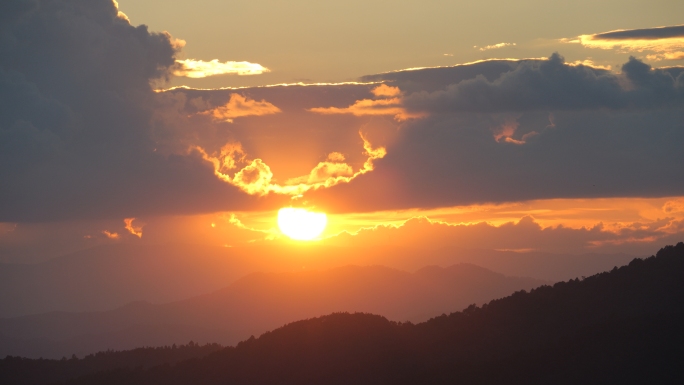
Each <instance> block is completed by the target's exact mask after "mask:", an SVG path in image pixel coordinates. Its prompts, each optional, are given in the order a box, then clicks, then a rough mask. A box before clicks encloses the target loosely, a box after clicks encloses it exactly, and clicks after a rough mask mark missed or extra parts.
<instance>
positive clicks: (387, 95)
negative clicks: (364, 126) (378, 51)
mask: <svg viewBox="0 0 684 385" xmlns="http://www.w3.org/2000/svg"><path fill="white" fill-rule="evenodd" d="M371 92H372V93H373V95H375V96H376V97H379V98H381V99H375V100H374V99H361V100H357V101H356V102H354V104H352V105H351V106H348V107H343V108H338V107H316V108H311V109H309V111H311V112H315V113H317V114H324V115H335V114H351V115H354V116H373V115H375V116H377V115H389V116H394V119H396V120H398V121H402V120H407V119H412V118H420V117H422V116H423V114H419V113H409V112H408V111H406V109H405V108H404V106H403V105H402V99H401V98H400V97H399V96H400V95H401V91H400V90H399V88H398V87H390V86H387V85H385V84H381V85H379V86H378V87H376V88H374V89H373V90H371Z"/></svg>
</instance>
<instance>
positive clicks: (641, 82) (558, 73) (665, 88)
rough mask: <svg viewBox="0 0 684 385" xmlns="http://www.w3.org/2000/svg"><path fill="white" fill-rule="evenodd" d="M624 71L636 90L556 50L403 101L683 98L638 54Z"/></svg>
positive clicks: (467, 104)
mask: <svg viewBox="0 0 684 385" xmlns="http://www.w3.org/2000/svg"><path fill="white" fill-rule="evenodd" d="M622 72H623V74H624V76H625V77H626V78H627V79H628V80H629V81H632V83H633V85H634V87H633V88H631V89H626V88H625V87H624V86H623V83H624V82H623V81H622V78H621V77H619V76H617V75H616V74H614V73H610V72H608V71H603V70H598V69H595V68H592V67H587V66H584V65H568V64H566V63H565V60H564V58H563V57H562V56H560V55H559V54H557V53H555V54H553V55H551V56H550V57H549V58H548V60H530V61H521V62H519V64H518V65H517V67H516V68H515V69H513V70H512V71H510V72H506V73H503V74H501V75H500V76H499V77H498V78H496V79H494V80H489V79H487V78H485V77H483V76H476V77H475V78H474V79H468V80H463V81H461V82H459V83H456V84H451V85H448V86H447V87H446V89H444V90H438V91H435V92H431V93H427V92H416V93H413V94H411V95H408V96H406V97H405V98H404V105H405V106H406V107H407V109H408V111H410V112H467V111H477V112H504V111H530V110H545V109H547V110H548V109H553V110H583V109H597V108H610V109H623V108H634V107H639V108H643V107H651V106H654V105H666V104H672V103H677V102H681V101H682V99H683V97H684V89H682V88H681V87H679V86H678V85H677V83H676V80H675V79H674V78H673V77H672V76H671V75H670V74H669V73H667V72H664V71H658V70H655V71H651V67H650V66H648V65H646V64H644V63H642V62H640V61H638V60H636V59H634V58H631V59H630V61H629V62H627V63H625V64H624V65H623V66H622ZM637 78H638V80H637Z"/></svg>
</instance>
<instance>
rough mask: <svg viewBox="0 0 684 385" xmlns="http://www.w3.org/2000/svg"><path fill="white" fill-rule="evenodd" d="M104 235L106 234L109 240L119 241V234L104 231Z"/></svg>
mask: <svg viewBox="0 0 684 385" xmlns="http://www.w3.org/2000/svg"><path fill="white" fill-rule="evenodd" d="M102 234H104V235H105V236H106V237H107V238H109V239H119V233H115V232H112V231H108V230H103V231H102Z"/></svg>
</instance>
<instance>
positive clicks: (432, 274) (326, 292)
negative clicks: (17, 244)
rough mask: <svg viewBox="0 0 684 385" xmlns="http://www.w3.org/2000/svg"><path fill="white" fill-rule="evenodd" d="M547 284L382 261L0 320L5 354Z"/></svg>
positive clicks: (230, 337) (232, 328) (207, 335)
mask: <svg viewBox="0 0 684 385" xmlns="http://www.w3.org/2000/svg"><path fill="white" fill-rule="evenodd" d="M544 283H545V282H544V281H540V280H535V279H530V278H518V277H506V276H504V275H502V274H498V273H494V272H492V271H490V270H487V269H484V268H481V267H477V266H474V265H470V264H459V265H454V266H451V267H449V268H440V267H435V266H433V267H426V268H423V269H421V270H418V271H417V272H415V273H409V272H405V271H401V270H396V269H390V268H387V267H381V266H363V267H361V266H346V267H339V268H334V269H328V270H321V271H319V270H303V271H296V272H286V273H254V274H250V275H247V276H245V277H243V278H241V279H239V280H237V281H236V282H234V283H233V284H231V285H229V286H227V287H225V288H223V289H221V290H218V291H215V292H213V293H211V294H206V295H202V296H197V297H193V298H190V299H187V300H183V301H176V302H170V303H166V304H150V303H146V302H136V303H131V304H129V305H126V306H124V307H121V308H118V309H115V310H112V311H105V312H91V313H69V312H52V313H46V314H38V315H32V316H24V317H18V318H9V319H0V357H2V356H4V355H8V354H9V355H18V356H24V357H33V358H37V357H46V358H60V357H62V356H68V357H69V356H71V355H72V354H74V353H75V354H77V355H78V356H82V355H85V354H89V353H94V352H97V351H100V350H107V349H116V350H125V349H132V348H135V347H140V346H161V345H171V344H173V343H176V344H179V343H185V342H187V341H190V340H193V341H197V342H200V343H213V342H218V343H221V344H224V345H232V344H235V343H237V342H238V341H240V340H243V339H245V338H248V337H249V336H250V335H259V334H261V333H263V332H265V331H267V330H272V329H274V328H277V327H279V326H281V325H283V324H285V323H288V322H292V321H296V320H299V319H305V318H310V317H315V316H319V315H321V314H328V313H331V312H341V311H348V312H369V313H375V314H380V315H382V316H385V317H387V318H389V319H392V320H397V321H413V322H419V321H425V320H427V319H429V318H430V317H434V316H437V315H440V314H442V313H445V312H449V311H453V310H457V309H463V308H465V307H466V306H468V305H469V304H472V303H479V304H481V303H484V302H487V301H490V300H492V299H494V298H500V297H503V296H505V295H509V294H510V293H512V292H514V291H517V290H522V289H527V290H529V289H531V288H533V287H537V286H540V285H542V284H544Z"/></svg>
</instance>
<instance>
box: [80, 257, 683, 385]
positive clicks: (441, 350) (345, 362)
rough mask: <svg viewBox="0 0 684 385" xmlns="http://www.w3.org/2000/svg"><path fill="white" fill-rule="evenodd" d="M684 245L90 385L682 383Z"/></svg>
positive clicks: (338, 321) (280, 335) (295, 331)
mask: <svg viewBox="0 0 684 385" xmlns="http://www.w3.org/2000/svg"><path fill="white" fill-rule="evenodd" d="M683 321H684V243H679V244H677V246H668V247H665V248H663V249H661V250H660V251H659V252H658V253H657V255H656V256H653V257H650V258H647V259H645V260H640V259H635V260H633V261H632V262H631V263H630V264H629V265H627V266H623V267H621V268H616V269H613V270H612V271H610V272H605V273H601V274H597V275H594V276H591V277H588V278H586V279H583V280H571V281H568V282H562V283H557V284H555V285H553V286H543V287H540V288H537V289H534V290H532V291H530V292H523V291H521V292H517V293H515V294H513V295H511V296H509V297H506V298H503V299H499V300H494V301H491V302H489V303H488V304H486V305H483V306H482V307H476V306H471V307H469V308H467V309H465V310H464V311H462V312H457V313H452V314H450V315H448V316H447V315H442V316H439V317H436V318H433V319H431V320H429V321H427V322H424V323H420V324H410V323H396V322H391V321H388V320H387V319H386V318H384V317H380V316H375V315H370V314H345V313H339V314H332V315H329V316H324V317H319V318H314V319H309V320H304V321H298V322H294V323H291V324H288V325H286V326H284V327H282V328H280V329H277V330H274V331H272V332H269V333H265V334H263V335H262V336H261V337H259V338H256V339H255V338H251V339H249V340H247V341H244V342H242V343H240V344H238V345H237V346H236V347H229V348H226V349H223V350H221V351H219V352H216V353H213V354H211V355H209V356H207V357H205V358H203V359H200V360H193V361H187V362H183V363H179V364H177V365H174V366H161V367H156V368H151V369H148V370H136V371H131V370H118V371H111V372H102V373H99V374H94V375H90V376H86V377H83V378H80V379H77V380H73V381H69V382H67V384H71V385H90V384H98V385H102V384H112V385H113V384H126V385H136V384H141V385H142V384H177V385H185V384H205V385H211V384H233V383H235V384H242V383H250V384H273V383H278V384H452V383H461V384H497V383H526V384H550V383H553V384H578V383H581V384H605V383H638V384H645V383H681V382H682V380H684V369H682V367H681V362H683V361H682V359H684V332H682V328H681V325H682V322H683Z"/></svg>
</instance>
